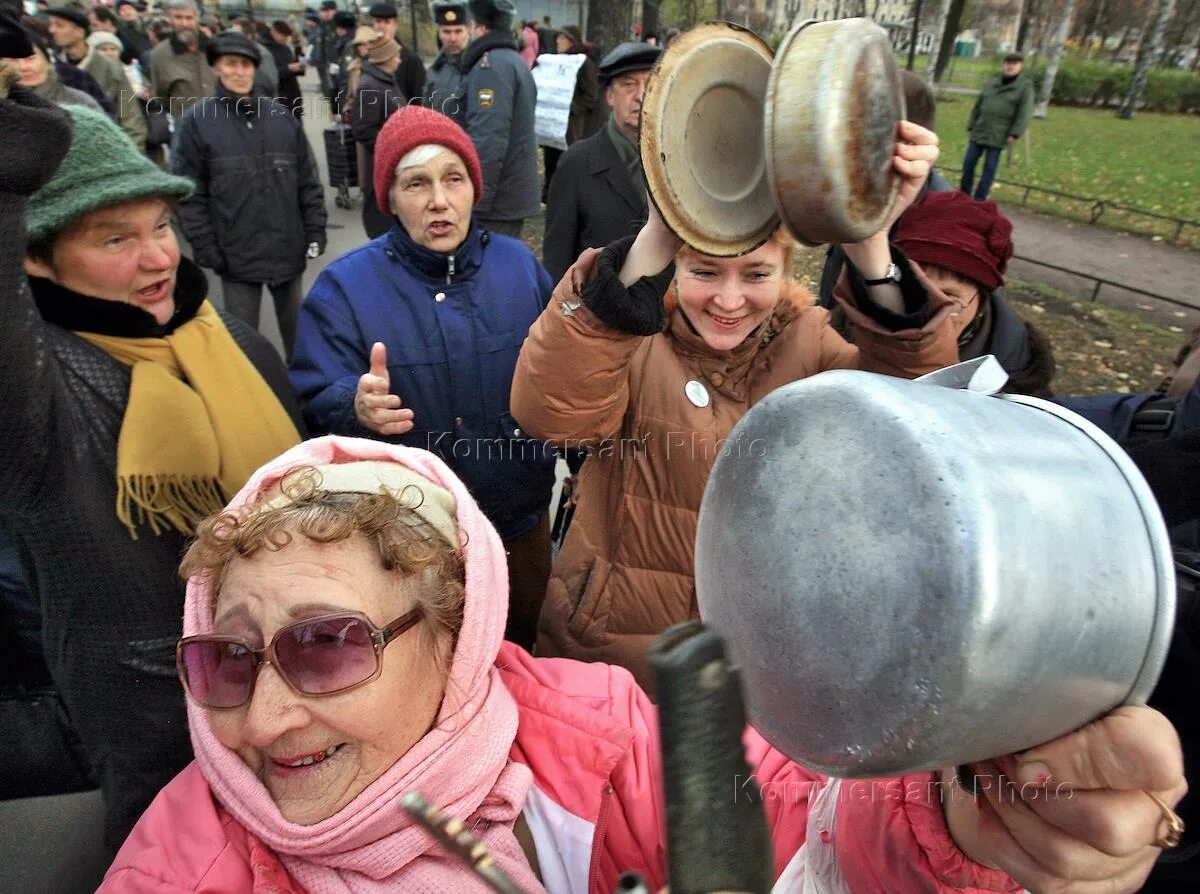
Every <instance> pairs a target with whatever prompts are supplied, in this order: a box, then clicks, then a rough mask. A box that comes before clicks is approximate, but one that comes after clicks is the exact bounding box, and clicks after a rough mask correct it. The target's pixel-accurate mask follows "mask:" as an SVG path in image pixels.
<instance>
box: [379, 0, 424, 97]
mask: <svg viewBox="0 0 1200 894" xmlns="http://www.w3.org/2000/svg"><path fill="white" fill-rule="evenodd" d="M367 15H368V16H369V17H370V19H371V27H372V28H374V29H375V30H376V31H378V32H379V33H380V34H386V35H387V37H388V38H389V39H390V40H394V41H395V42H396V43H397V44H398V45H399V47H400V64H399V67H398V68H397V70H396V75H395V78H394V80H395V81H396V86H397V87H399V88H400V89H401V90H402V91H404V95H405V96H407V97H408V98H409V99H410V100H412V99H419V98H420V97H422V96H424V95H425V66H424V65H423V64H421V59H420V57H418V56H417V54H416V53H414V52H413V51H412V50H410V49H409V48H408V47H406V46H405V45H404V41H402V40H401V39H400V38H399V36H397V34H396V7H394V6H392V4H390V3H376V4H375V5H374V6H372V7H371V8H370V10H369V11H368V12H367Z"/></svg>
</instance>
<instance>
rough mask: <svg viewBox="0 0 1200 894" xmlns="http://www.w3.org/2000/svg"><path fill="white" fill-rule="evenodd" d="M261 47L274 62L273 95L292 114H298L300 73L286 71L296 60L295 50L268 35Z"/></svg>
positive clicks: (300, 106)
mask: <svg viewBox="0 0 1200 894" xmlns="http://www.w3.org/2000/svg"><path fill="white" fill-rule="evenodd" d="M262 48H263V55H264V56H270V57H271V60H272V61H273V62H274V63H275V71H276V73H277V77H278V85H277V87H276V94H275V95H277V96H278V97H279V99H280V100H281V101H282V102H283V104H284V105H285V106H287V108H288V109H289V110H290V111H291V112H292V113H293V114H299V113H300V112H301V111H302V109H303V105H302V104H301V102H300V75H299V74H297V73H296V72H294V71H288V66H289V65H291V64H292V63H293V62H296V61H298V60H297V59H296V51H295V50H293V49H292V48H291V47H289V46H287V45H286V44H281V43H276V42H275V41H274V40H273V39H272V38H270V37H268V38H267V40H266V42H265V43H263V44H262Z"/></svg>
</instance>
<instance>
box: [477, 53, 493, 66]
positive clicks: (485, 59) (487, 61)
mask: <svg viewBox="0 0 1200 894" xmlns="http://www.w3.org/2000/svg"><path fill="white" fill-rule="evenodd" d="M479 67H480V68H491V67H492V55H491V53H484V54H483V56H482V57H481V58H480V60H479Z"/></svg>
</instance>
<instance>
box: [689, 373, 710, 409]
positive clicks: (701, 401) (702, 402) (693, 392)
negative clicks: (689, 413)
mask: <svg viewBox="0 0 1200 894" xmlns="http://www.w3.org/2000/svg"><path fill="white" fill-rule="evenodd" d="M683 393H684V394H686V395H687V399H688V400H690V401H691V402H692V406H695V407H702V408H703V407H707V406H708V401H709V397H708V389H707V388H705V387H704V386H703V385H702V384H700V383H699V382H697V381H696V380H695V379H692V380H691V381H690V382H688V383H687V384H686V385H684V386H683Z"/></svg>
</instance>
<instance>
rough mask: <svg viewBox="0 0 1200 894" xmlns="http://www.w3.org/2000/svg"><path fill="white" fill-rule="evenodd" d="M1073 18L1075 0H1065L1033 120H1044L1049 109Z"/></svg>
mask: <svg viewBox="0 0 1200 894" xmlns="http://www.w3.org/2000/svg"><path fill="white" fill-rule="evenodd" d="M1074 16H1075V0H1066V5H1064V6H1063V11H1062V18H1061V19H1059V21H1058V31H1057V33H1056V34H1055V35H1054V40H1053V42H1052V43H1051V44H1050V58H1049V60H1048V61H1047V62H1046V76H1045V77H1044V78H1042V90H1041V94H1040V95H1039V96H1038V100H1037V104H1036V105H1035V106H1034V107H1033V117H1034V118H1045V117H1046V112H1047V110H1048V109H1049V108H1050V97H1051V96H1052V95H1053V93H1054V79H1055V78H1057V77H1058V64H1059V62H1061V61H1062V54H1063V47H1064V46H1065V45H1066V43H1067V35H1068V34H1070V33H1071V19H1072V18H1074Z"/></svg>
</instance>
